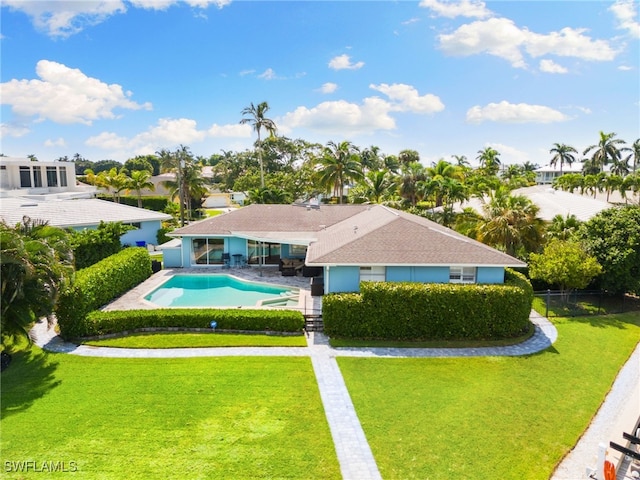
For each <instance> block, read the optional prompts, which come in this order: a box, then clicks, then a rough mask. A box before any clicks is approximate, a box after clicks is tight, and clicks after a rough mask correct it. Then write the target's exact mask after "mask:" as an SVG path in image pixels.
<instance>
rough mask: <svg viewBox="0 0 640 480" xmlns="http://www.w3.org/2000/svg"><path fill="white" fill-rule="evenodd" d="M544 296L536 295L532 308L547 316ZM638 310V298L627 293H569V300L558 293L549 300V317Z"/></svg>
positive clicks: (639, 308) (639, 306) (639, 307)
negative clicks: (623, 294) (611, 295)
mask: <svg viewBox="0 0 640 480" xmlns="http://www.w3.org/2000/svg"><path fill="white" fill-rule="evenodd" d="M546 303H547V298H546V296H544V295H542V296H536V297H534V299H533V309H534V310H535V311H536V312H538V313H540V314H541V315H544V316H547V305H546ZM634 311H635V312H638V311H640V298H638V297H634V296H631V295H627V296H626V297H625V298H624V300H623V299H622V298H621V297H617V296H613V297H608V296H606V295H602V296H600V295H597V294H596V295H583V294H580V295H576V294H571V295H570V297H569V301H565V300H564V299H563V298H561V297H560V296H559V295H552V296H551V297H550V302H549V311H548V316H549V317H576V316H584V315H607V314H617V313H622V312H634Z"/></svg>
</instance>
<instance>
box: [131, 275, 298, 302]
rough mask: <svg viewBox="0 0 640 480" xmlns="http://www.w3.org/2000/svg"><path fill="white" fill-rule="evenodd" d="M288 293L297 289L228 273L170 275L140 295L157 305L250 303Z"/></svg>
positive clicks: (293, 293) (295, 292)
mask: <svg viewBox="0 0 640 480" xmlns="http://www.w3.org/2000/svg"><path fill="white" fill-rule="evenodd" d="M289 294H290V295H297V294H298V292H297V291H295V289H290V288H287V287H279V286H275V285H267V284H264V283H251V282H244V281H242V280H239V279H237V278H234V277H230V276H228V275H174V276H173V277H171V278H170V279H169V280H167V281H166V282H165V283H163V284H162V285H160V286H159V287H158V288H156V289H155V290H154V291H153V292H151V293H150V294H149V295H147V296H146V297H144V298H145V300H148V301H150V302H152V303H155V304H156V305H159V306H161V307H238V306H243V307H253V306H256V304H257V303H258V302H259V301H260V300H266V299H274V298H278V297H284V296H289Z"/></svg>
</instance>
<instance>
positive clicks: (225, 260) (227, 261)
mask: <svg viewBox="0 0 640 480" xmlns="http://www.w3.org/2000/svg"><path fill="white" fill-rule="evenodd" d="M222 268H231V255H229V254H228V253H223V254H222Z"/></svg>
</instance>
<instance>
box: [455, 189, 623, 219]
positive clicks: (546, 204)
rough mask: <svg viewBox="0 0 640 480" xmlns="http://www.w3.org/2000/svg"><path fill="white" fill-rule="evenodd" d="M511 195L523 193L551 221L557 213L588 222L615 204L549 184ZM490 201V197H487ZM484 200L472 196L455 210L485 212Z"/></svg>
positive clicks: (516, 190) (521, 190) (541, 214)
mask: <svg viewBox="0 0 640 480" xmlns="http://www.w3.org/2000/svg"><path fill="white" fill-rule="evenodd" d="M511 195H522V196H524V197H527V198H528V199H529V200H531V201H532V202H533V203H534V204H535V205H537V206H538V208H539V209H540V211H539V212H538V217H540V218H541V219H542V220H546V221H547V222H550V221H551V220H553V217H555V216H556V215H562V216H563V217H566V216H567V215H575V216H576V218H577V219H578V220H580V221H583V222H586V221H587V220H589V219H590V218H592V217H593V216H595V215H596V214H598V213H600V212H601V211H602V210H606V209H608V208H611V207H612V206H613V205H612V204H610V203H607V202H605V201H604V200H603V199H595V198H592V197H588V196H585V195H579V194H577V193H570V192H564V191H562V190H554V189H553V188H552V187H551V186H549V185H535V186H533V187H524V188H517V189H515V190H512V191H511ZM486 200H487V201H488V199H486ZM483 205H484V204H483V201H482V200H480V199H479V198H471V199H469V200H467V201H465V202H462V203H457V204H455V205H454V211H456V212H460V211H462V209H464V208H466V207H471V208H473V209H474V210H475V211H477V212H478V213H480V214H482V213H483Z"/></svg>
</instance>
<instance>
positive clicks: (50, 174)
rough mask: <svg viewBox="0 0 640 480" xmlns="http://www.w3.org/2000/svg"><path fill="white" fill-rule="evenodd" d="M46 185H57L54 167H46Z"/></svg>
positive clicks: (56, 172)
mask: <svg viewBox="0 0 640 480" xmlns="http://www.w3.org/2000/svg"><path fill="white" fill-rule="evenodd" d="M47 186H49V187H57V186H58V171H57V170H56V167H47Z"/></svg>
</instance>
